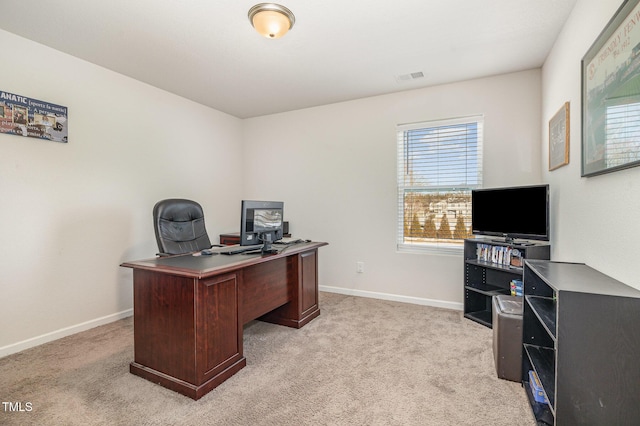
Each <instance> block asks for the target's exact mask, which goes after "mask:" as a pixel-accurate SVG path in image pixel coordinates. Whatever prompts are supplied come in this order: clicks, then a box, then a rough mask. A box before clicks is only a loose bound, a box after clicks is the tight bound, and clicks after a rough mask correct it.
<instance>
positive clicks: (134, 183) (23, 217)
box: [0, 31, 242, 356]
mask: <svg viewBox="0 0 640 426" xmlns="http://www.w3.org/2000/svg"><path fill="white" fill-rule="evenodd" d="M0 46H2V48H3V51H2V56H3V58H5V60H4V61H3V66H1V67H0V82H2V87H0V90H3V91H7V92H11V93H15V94H19V95H24V96H27V97H31V98H36V99H40V100H44V101H48V102H53V103H56V104H59V105H63V106H66V107H68V111H69V143H68V144H62V143H56V142H49V141H43V140H38V139H33V138H25V137H19V136H14V135H8V134H0V199H1V200H2V207H1V208H0V235H1V236H2V237H1V238H2V241H1V243H0V294H1V295H2V297H0V356H2V355H5V354H7V353H12V352H16V351H17V350H20V349H22V348H24V347H28V346H32V345H34V344H37V343H42V342H44V341H47V340H51V339H53V338H57V337H61V336H63V335H66V334H70V333H72V332H76V331H79V330H81V329H83V328H88V327H91V326H93V325H98V324H99V323H101V322H106V321H110V320H113V319H114V318H118V317H120V316H124V315H128V314H130V313H131V307H132V274H131V271H130V270H129V269H124V268H120V267H119V264H120V263H121V262H123V261H125V260H133V259H140V258H147V257H152V256H154V254H155V253H156V251H157V247H156V243H155V237H154V233H153V227H152V216H151V214H152V208H153V205H154V204H155V202H156V201H158V200H159V199H162V198H169V197H185V198H192V199H195V200H198V201H199V202H201V204H202V205H203V207H204V209H205V214H206V218H207V228H208V231H209V233H210V234H211V235H212V237H215V238H213V239H214V240H215V242H217V234H218V233H220V232H225V231H229V230H235V229H236V228H238V209H239V205H240V199H241V191H242V185H241V176H242V175H241V173H240V172H239V169H240V164H241V161H240V160H241V125H242V122H241V120H239V119H236V118H233V117H231V116H228V115H226V114H223V113H220V112H217V111H215V110H212V109H210V108H207V107H204V106H201V105H198V104H196V103H193V102H191V101H187V100H185V99H183V98H180V97H177V96H175V95H172V94H169V93H167V92H165V91H161V90H158V89H156V88H153V87H151V86H148V85H146V84H143V83H140V82H138V81H135V80H132V79H130V78H127V77H123V76H122V75H119V74H116V73H113V72H111V71H108V70H105V69H103V68H100V67H97V66H95V65H92V64H89V63H87V62H84V61H81V60H79V59H76V58H73V57H71V56H68V55H65V54H62V53H60V52H57V51H55V50H52V49H49V48H47V47H44V46H42V45H39V44H37V43H33V42H31V41H28V40H25V39H23V38H20V37H17V36H15V35H13V34H10V33H8V32H5V31H0ZM233 177H235V179H233ZM30 339H31V340H30Z"/></svg>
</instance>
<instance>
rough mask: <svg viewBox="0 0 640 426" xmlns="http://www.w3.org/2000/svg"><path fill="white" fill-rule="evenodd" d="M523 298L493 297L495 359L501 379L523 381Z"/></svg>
mask: <svg viewBox="0 0 640 426" xmlns="http://www.w3.org/2000/svg"><path fill="white" fill-rule="evenodd" d="M522 301H523V298H522V297H518V296H508V295H499V296H493V313H492V315H493V317H492V320H493V321H492V322H493V358H494V360H495V364H496V373H498V377H499V378H501V379H506V380H511V381H514V382H521V381H522Z"/></svg>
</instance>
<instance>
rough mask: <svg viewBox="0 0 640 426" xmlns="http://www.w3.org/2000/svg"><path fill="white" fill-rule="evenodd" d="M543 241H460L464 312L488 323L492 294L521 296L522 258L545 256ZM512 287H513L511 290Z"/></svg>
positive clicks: (545, 247)
mask: <svg viewBox="0 0 640 426" xmlns="http://www.w3.org/2000/svg"><path fill="white" fill-rule="evenodd" d="M549 255H550V249H549V244H548V243H546V242H529V241H526V242H524V241H523V242H503V241H499V240H494V239H484V238H470V239H467V240H465V241H464V316H465V317H466V318H468V319H470V320H473V321H476V322H478V323H480V324H482V325H485V326H487V327H492V309H493V307H492V298H493V296H496V295H500V294H516V295H518V296H522V274H523V269H522V263H523V261H524V259H549ZM512 287H514V289H513V290H515V291H512Z"/></svg>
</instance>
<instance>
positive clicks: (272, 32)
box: [249, 3, 296, 38]
mask: <svg viewBox="0 0 640 426" xmlns="http://www.w3.org/2000/svg"><path fill="white" fill-rule="evenodd" d="M249 21H251V25H253V28H255V29H256V31H257V32H258V33H259V34H260V35H262V36H264V37H266V38H279V37H282V36H283V35H285V34H286V33H287V31H289V30H290V29H291V28H293V24H294V23H295V22H296V17H295V16H293V13H292V12H291V11H290V10H289V9H287V8H286V7H284V6H281V5H279V4H275V3H260V4H256V5H255V6H253V7H252V8H251V9H249Z"/></svg>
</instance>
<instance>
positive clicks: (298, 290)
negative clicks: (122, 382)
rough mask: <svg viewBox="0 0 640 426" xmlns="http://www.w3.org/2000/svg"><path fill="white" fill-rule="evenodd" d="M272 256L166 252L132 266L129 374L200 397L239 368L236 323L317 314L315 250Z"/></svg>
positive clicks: (302, 319)
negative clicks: (132, 330) (132, 341)
mask: <svg viewBox="0 0 640 426" xmlns="http://www.w3.org/2000/svg"><path fill="white" fill-rule="evenodd" d="M325 245H327V243H320V242H312V243H303V244H296V245H292V246H288V247H286V248H285V249H284V250H282V251H281V253H278V254H273V255H261V254H252V255H244V254H238V255H231V256H229V255H222V254H221V255H215V256H192V255H190V254H189V255H182V256H172V257H157V258H153V259H148V260H141V261H134V262H125V263H123V264H122V265H121V266H123V267H128V268H133V317H134V351H135V355H134V361H133V362H132V363H131V365H130V369H129V370H130V372H131V373H133V374H135V375H138V376H140V377H143V378H145V379H147V380H150V381H152V382H155V383H158V384H160V385H162V386H164V387H167V388H169V389H172V390H174V391H177V392H180V393H182V394H184V395H186V396H188V397H190V398H193V399H199V398H201V397H202V396H203V395H205V394H206V393H207V392H209V391H210V390H212V389H213V388H215V387H216V386H218V385H219V384H220V383H222V382H223V381H225V380H226V379H228V378H229V377H231V376H232V375H234V374H235V373H236V372H238V371H239V370H240V369H242V368H243V367H244V366H245V365H246V363H247V361H246V359H245V357H244V355H243V353H242V326H243V325H244V324H246V323H248V322H249V321H251V320H254V319H260V320H263V321H268V322H272V323H275V324H281V325H286V326H288V327H294V328H300V327H302V326H304V325H305V324H307V323H308V322H309V321H311V320H312V319H313V318H315V317H317V316H318V315H320V307H319V306H318V248H319V247H322V246H325Z"/></svg>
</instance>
